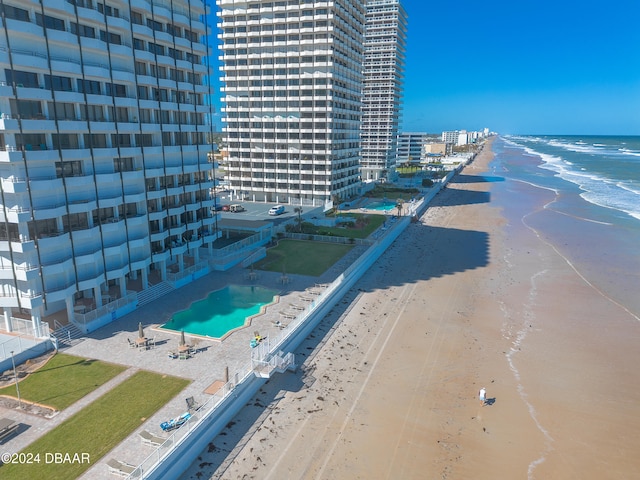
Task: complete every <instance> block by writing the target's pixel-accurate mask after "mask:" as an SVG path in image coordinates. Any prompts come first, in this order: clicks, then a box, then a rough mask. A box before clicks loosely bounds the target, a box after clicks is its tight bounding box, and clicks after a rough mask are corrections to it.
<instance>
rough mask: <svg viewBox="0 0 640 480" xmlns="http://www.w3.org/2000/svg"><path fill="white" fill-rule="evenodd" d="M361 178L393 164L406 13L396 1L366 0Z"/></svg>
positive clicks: (374, 175)
mask: <svg viewBox="0 0 640 480" xmlns="http://www.w3.org/2000/svg"><path fill="white" fill-rule="evenodd" d="M366 6H367V20H366V40H365V64H364V73H365V80H364V97H363V102H364V105H363V115H362V162H361V165H362V179H363V180H365V181H368V180H378V179H380V178H384V177H385V173H386V172H387V171H388V169H390V168H391V167H393V165H395V157H396V138H397V136H398V131H399V125H400V121H401V103H402V95H403V83H404V64H405V48H406V37H407V14H406V12H405V10H404V8H403V6H402V4H401V3H400V1H399V0H367V2H366Z"/></svg>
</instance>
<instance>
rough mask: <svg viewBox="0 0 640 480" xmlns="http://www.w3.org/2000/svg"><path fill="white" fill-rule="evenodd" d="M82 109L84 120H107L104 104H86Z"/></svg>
mask: <svg viewBox="0 0 640 480" xmlns="http://www.w3.org/2000/svg"><path fill="white" fill-rule="evenodd" d="M81 110H82V111H83V115H82V119H83V120H89V121H90V122H104V121H105V120H106V118H105V115H104V108H103V107H102V105H86V107H85V108H82V109H81Z"/></svg>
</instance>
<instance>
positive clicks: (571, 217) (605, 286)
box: [491, 135, 640, 318]
mask: <svg viewBox="0 0 640 480" xmlns="http://www.w3.org/2000/svg"><path fill="white" fill-rule="evenodd" d="M492 150H493V152H494V155H495V156H494V159H493V161H492V163H491V171H492V175H491V181H494V182H496V184H495V185H494V188H492V195H493V198H492V202H495V204H496V205H497V206H499V207H500V208H502V210H503V213H504V214H505V216H506V218H507V219H508V221H509V224H510V225H512V226H516V225H519V226H522V225H524V226H526V227H527V228H530V229H533V230H534V231H535V232H536V233H537V234H538V235H539V236H540V237H541V238H542V239H543V240H544V241H545V242H547V243H549V244H551V245H552V246H553V247H554V248H555V249H556V250H557V251H558V252H559V253H560V254H561V255H562V256H563V257H565V259H566V261H568V262H570V263H571V265H572V266H574V267H575V268H576V270H577V271H578V272H579V274H580V275H582V276H583V277H584V279H585V281H588V282H590V283H592V284H593V285H594V286H595V287H596V288H597V289H598V290H599V291H601V292H602V293H603V294H604V295H605V296H608V297H610V298H611V299H612V300H613V301H615V302H617V303H619V304H620V305H621V306H622V307H623V308H626V309H628V310H629V311H630V312H632V313H633V315H634V316H635V317H636V318H640V295H638V291H639V288H640V137H637V136H551V135H549V136H547V135H545V136H499V137H498V138H496V139H495V140H494V142H493V145H492Z"/></svg>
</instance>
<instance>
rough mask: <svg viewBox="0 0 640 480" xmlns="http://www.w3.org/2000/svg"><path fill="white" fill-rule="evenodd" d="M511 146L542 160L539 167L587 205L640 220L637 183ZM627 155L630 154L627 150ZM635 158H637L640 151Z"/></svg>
mask: <svg viewBox="0 0 640 480" xmlns="http://www.w3.org/2000/svg"><path fill="white" fill-rule="evenodd" d="M526 140H527V141H528V139H526ZM547 144H548V145H553V146H557V147H560V148H565V147H567V146H568V145H569V144H567V143H564V142H561V141H557V140H550V141H549V142H547ZM514 145H516V146H519V147H520V148H522V149H523V150H524V151H525V152H527V153H528V154H529V155H535V156H537V157H539V158H540V159H541V160H542V164H540V168H544V169H547V170H551V171H553V172H555V173H556V175H557V176H558V177H560V178H561V179H563V180H565V181H568V182H571V183H573V184H575V185H577V186H578V187H579V188H580V190H581V191H582V192H581V193H580V196H581V197H582V198H583V199H584V200H586V201H587V202H589V203H592V204H594V205H598V206H600V207H604V208H610V209H614V210H618V211H620V212H624V213H626V214H628V215H630V216H632V217H634V218H636V219H638V220H640V184H638V183H637V182H633V181H627V180H619V179H611V178H607V177H604V176H602V175H598V174H596V173H593V172H590V171H588V170H586V169H585V168H584V167H582V166H575V165H574V164H573V163H572V162H569V161H567V160H566V159H564V158H563V157H561V156H558V155H551V154H548V153H542V152H538V151H536V150H534V149H532V148H530V147H527V146H524V145H520V144H517V143H514ZM566 149H567V150H569V149H571V148H566ZM611 151H612V150H611ZM627 153H631V154H634V153H633V151H631V150H629V151H627ZM637 155H638V156H640V152H639V153H638V154H637Z"/></svg>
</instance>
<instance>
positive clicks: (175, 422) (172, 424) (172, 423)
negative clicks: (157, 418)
mask: <svg viewBox="0 0 640 480" xmlns="http://www.w3.org/2000/svg"><path fill="white" fill-rule="evenodd" d="M190 418H191V414H190V413H189V412H185V413H183V414H182V415H180V416H179V417H176V418H172V419H171V420H169V421H166V422H162V423H161V424H160V428H161V429H162V430H164V431H165V432H168V431H170V430H173V429H175V428H178V427H180V426H181V425H182V424H183V423H184V422H186V421H187V420H189V419H190Z"/></svg>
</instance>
